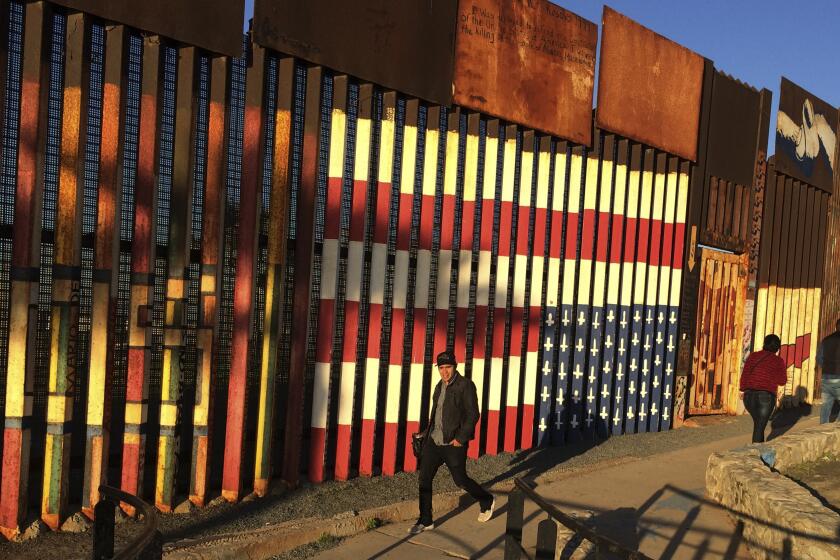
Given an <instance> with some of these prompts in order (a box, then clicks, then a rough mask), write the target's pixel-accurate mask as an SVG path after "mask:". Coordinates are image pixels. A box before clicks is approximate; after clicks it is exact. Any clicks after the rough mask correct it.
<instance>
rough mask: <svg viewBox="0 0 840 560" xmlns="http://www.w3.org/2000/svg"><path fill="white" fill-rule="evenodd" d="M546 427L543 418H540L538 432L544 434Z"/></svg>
mask: <svg viewBox="0 0 840 560" xmlns="http://www.w3.org/2000/svg"><path fill="white" fill-rule="evenodd" d="M547 427H548V426H546V425H545V418H540V431H541V432H544V431H545V429H546V428H547Z"/></svg>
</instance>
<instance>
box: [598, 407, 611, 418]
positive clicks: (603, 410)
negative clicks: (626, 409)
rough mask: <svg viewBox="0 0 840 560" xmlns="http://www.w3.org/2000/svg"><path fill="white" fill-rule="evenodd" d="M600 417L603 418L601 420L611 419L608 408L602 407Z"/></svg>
mask: <svg viewBox="0 0 840 560" xmlns="http://www.w3.org/2000/svg"><path fill="white" fill-rule="evenodd" d="M599 416H600V417H601V420H606V419H607V418H609V416H610V415H609V413H608V412H607V407H606V406H602V407H601V414H600V415H599Z"/></svg>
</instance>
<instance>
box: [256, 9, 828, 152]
mask: <svg viewBox="0 0 840 560" xmlns="http://www.w3.org/2000/svg"><path fill="white" fill-rule="evenodd" d="M346 1H350V2H352V1H353V0H346ZM399 1H420V0H399ZM449 1H455V0H449ZM554 3H555V4H558V5H560V6H562V7H563V8H566V9H567V10H570V11H572V12H575V13H576V14H578V15H580V16H582V17H584V18H586V19H588V20H591V21H593V22H595V23H597V24H598V26H599V32H600V24H601V13H602V10H603V6H604V4H605V3H604V2H598V1H595V0H559V1H555V2H554ZM606 4H608V5H609V6H610V7H611V8H613V9H615V10H617V11H619V12H621V13H623V14H625V15H627V16H629V17H630V18H632V19H634V20H636V21H638V22H639V23H641V24H642V25H644V26H646V27H649V28H650V29H652V30H654V31H656V32H657V33H659V34H661V35H664V36H666V37H668V38H669V39H671V40H673V41H676V42H677V43H680V44H681V45H683V46H685V47H688V48H689V49H691V50H693V51H695V52H697V53H698V54H700V55H702V56H705V57H706V58H709V59H711V60H712V61H714V63H715V68H717V69H718V70H722V71H724V72H726V73H727V74H730V75H732V76H734V77H735V78H738V79H739V80H741V81H743V82H746V83H748V84H750V85H751V86H753V87H755V88H758V89H761V88H767V89H769V90H770V91H772V92H773V111H772V113H771V114H772V120H771V127H772V128H771V130H773V129H774V128H775V121H776V112H775V109H776V107H777V106H778V101H779V95H778V94H779V83H780V81H781V77H782V76H785V77H786V78H788V79H789V80H791V81H793V82H794V83H796V84H798V85H800V86H801V87H803V88H804V89H806V90H808V91H810V92H811V93H812V94H814V95H815V96H817V97H819V98H821V99H823V100H824V101H826V102H828V103H829V104H831V105H833V106H835V107H837V106H840V40H837V39H831V38H832V37H838V22H840V1H838V0H800V1H799V2H795V1H792V0H611V1H610V2H607V3H606ZM253 5H254V0H245V10H246V15H245V21H246V22H247V21H248V19H249V18H250V17H251V16H252V15H253ZM246 27H247V23H246ZM595 83H596V84H597V83H598V82H597V78H596V81H595ZM769 144H770V145H769V146H768V147H769V152H770V153H772V152H773V151H774V150H773V135H771V136H770V141H769Z"/></svg>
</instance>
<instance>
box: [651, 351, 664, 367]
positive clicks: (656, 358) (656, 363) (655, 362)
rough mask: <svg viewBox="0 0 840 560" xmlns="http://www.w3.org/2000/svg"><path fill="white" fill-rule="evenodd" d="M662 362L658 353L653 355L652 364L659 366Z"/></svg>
mask: <svg viewBox="0 0 840 560" xmlns="http://www.w3.org/2000/svg"><path fill="white" fill-rule="evenodd" d="M661 364H662V359H661V358H660V357H659V354H657V355H656V356H654V357H653V365H655V366H656V367H659V366H660V365H661Z"/></svg>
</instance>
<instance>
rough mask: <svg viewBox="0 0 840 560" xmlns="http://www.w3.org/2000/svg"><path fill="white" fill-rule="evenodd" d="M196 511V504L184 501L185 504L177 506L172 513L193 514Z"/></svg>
mask: <svg viewBox="0 0 840 560" xmlns="http://www.w3.org/2000/svg"><path fill="white" fill-rule="evenodd" d="M196 509H198V508H196V507H195V504H194V503H192V502H191V501H190V500H184V501H183V502H181V503H180V504H178V505H177V506H175V509H174V510H172V513H192V512H194V511H195V510H196Z"/></svg>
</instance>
